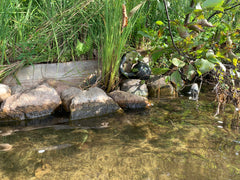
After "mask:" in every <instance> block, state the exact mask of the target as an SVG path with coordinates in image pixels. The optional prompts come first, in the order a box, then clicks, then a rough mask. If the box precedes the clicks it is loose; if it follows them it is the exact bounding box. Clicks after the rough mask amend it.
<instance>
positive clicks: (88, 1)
mask: <svg viewBox="0 0 240 180" xmlns="http://www.w3.org/2000/svg"><path fill="white" fill-rule="evenodd" d="M92 7H95V3H93V1H92V0H71V1H68V0H28V1H22V0H3V1H0V65H1V67H0V69H1V72H0V73H2V72H3V71H4V68H6V66H7V65H11V64H12V63H14V62H16V61H21V64H23V65H26V64H34V63H40V62H65V61H72V60H75V59H77V58H78V57H77V56H76V52H75V47H76V44H77V40H80V41H84V39H85V38H86V34H87V33H88V28H89V27H88V25H87V24H86V22H89V21H91V19H92V17H97V14H96V13H97V12H96V11H95V10H93V8H92ZM83 16H84V18H83ZM9 67H12V68H17V67H19V66H9ZM21 67H22V66H21ZM15 70H16V69H13V71H15ZM6 71H7V72H10V70H9V69H6Z"/></svg>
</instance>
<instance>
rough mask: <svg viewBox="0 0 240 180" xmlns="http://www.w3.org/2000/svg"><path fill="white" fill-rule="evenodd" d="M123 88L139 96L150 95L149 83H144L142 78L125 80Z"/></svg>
mask: <svg viewBox="0 0 240 180" xmlns="http://www.w3.org/2000/svg"><path fill="white" fill-rule="evenodd" d="M121 90H122V91H125V92H129V93H131V94H135V95H138V96H143V97H147V96H148V89H147V85H146V84H145V83H143V84H142V80H140V79H126V80H124V82H123V83H122V86H121Z"/></svg>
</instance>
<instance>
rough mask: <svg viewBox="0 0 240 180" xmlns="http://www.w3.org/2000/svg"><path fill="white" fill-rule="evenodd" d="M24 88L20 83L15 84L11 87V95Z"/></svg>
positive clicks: (20, 91)
mask: <svg viewBox="0 0 240 180" xmlns="http://www.w3.org/2000/svg"><path fill="white" fill-rule="evenodd" d="M24 90H26V89H25V88H24V87H23V86H21V85H15V86H12V87H11V91H12V95H14V94H17V93H22V92H24Z"/></svg>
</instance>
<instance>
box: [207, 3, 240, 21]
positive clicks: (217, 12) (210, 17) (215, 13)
mask: <svg viewBox="0 0 240 180" xmlns="http://www.w3.org/2000/svg"><path fill="white" fill-rule="evenodd" d="M237 6H240V3H239V4H236V5H234V6H232V7H230V8H227V9H225V10H224V12H226V11H229V10H231V9H233V8H235V7H237ZM220 13H223V12H222V11H216V12H214V13H213V14H212V15H211V16H209V18H208V19H207V21H209V20H210V19H212V17H214V16H215V15H217V14H220Z"/></svg>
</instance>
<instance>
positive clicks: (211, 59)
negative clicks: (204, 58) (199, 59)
mask: <svg viewBox="0 0 240 180" xmlns="http://www.w3.org/2000/svg"><path fill="white" fill-rule="evenodd" d="M208 61H210V62H211V63H214V64H218V65H219V66H220V68H221V69H222V70H223V71H224V72H226V67H225V66H224V65H223V63H221V61H219V60H218V59H217V58H214V57H212V58H209V59H208Z"/></svg>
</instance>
